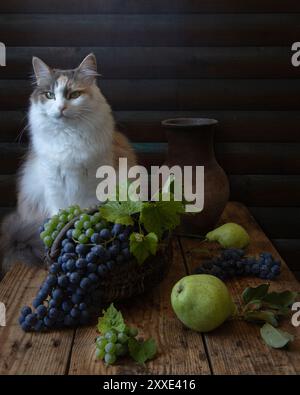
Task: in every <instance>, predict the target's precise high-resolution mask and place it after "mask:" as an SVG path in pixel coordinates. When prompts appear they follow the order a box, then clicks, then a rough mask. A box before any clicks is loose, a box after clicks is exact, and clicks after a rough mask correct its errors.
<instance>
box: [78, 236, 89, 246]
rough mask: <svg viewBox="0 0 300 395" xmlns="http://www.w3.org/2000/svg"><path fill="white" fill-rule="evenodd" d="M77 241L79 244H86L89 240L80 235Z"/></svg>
mask: <svg viewBox="0 0 300 395" xmlns="http://www.w3.org/2000/svg"><path fill="white" fill-rule="evenodd" d="M78 241H79V243H81V244H86V243H87V242H88V241H89V239H88V237H87V236H86V235H85V234H81V235H80V236H79V237H78Z"/></svg>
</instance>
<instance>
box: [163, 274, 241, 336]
mask: <svg viewBox="0 0 300 395" xmlns="http://www.w3.org/2000/svg"><path fill="white" fill-rule="evenodd" d="M171 304H172V307H173V310H174V312H175V314H176V316H177V318H178V319H179V320H180V321H181V322H182V323H183V324H184V325H185V326H187V327H188V328H190V329H193V330H194V331H197V332H210V331H212V330H214V329H216V328H217V327H219V326H220V325H221V324H223V322H224V321H226V320H227V319H228V318H229V317H231V316H233V315H234V314H235V313H236V306H235V304H234V303H233V301H232V298H231V295H230V293H229V291H228V289H227V287H226V285H225V284H224V283H223V281H221V280H220V279H219V278H217V277H215V276H211V275H210V274H194V275H191V276H186V277H183V278H182V279H181V280H179V281H178V282H177V283H176V284H175V285H174V287H173V290H172V293H171Z"/></svg>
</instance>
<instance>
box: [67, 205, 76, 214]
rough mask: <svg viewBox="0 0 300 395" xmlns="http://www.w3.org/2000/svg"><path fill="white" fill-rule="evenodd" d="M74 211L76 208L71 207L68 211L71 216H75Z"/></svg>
mask: <svg viewBox="0 0 300 395" xmlns="http://www.w3.org/2000/svg"><path fill="white" fill-rule="evenodd" d="M74 210H75V207H74V206H70V207H68V208H67V210H66V211H67V213H69V214H73V212H74Z"/></svg>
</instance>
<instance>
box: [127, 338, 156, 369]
mask: <svg viewBox="0 0 300 395" xmlns="http://www.w3.org/2000/svg"><path fill="white" fill-rule="evenodd" d="M128 348H129V354H130V356H131V357H132V358H133V359H134V360H135V361H136V362H138V363H139V364H144V363H145V362H146V361H148V360H149V359H152V358H153V357H154V356H155V354H156V351H157V350H156V349H157V347H156V342H155V340H154V339H148V340H145V341H138V340H136V339H134V338H132V337H131V338H130V339H129V341H128Z"/></svg>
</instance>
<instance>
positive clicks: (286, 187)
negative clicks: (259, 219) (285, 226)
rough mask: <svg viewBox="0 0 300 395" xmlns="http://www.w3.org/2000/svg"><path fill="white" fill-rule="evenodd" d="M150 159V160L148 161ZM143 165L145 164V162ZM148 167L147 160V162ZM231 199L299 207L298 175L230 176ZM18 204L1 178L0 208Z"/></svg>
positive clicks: (11, 185) (8, 178) (7, 179)
mask: <svg viewBox="0 0 300 395" xmlns="http://www.w3.org/2000/svg"><path fill="white" fill-rule="evenodd" d="M148 159H149V157H148ZM141 163H142V164H143V162H142V161H141ZM144 165H147V156H145V158H144ZM229 181H230V190H231V199H235V200H239V201H242V202H243V203H245V204H247V205H249V206H254V207H285V206H291V207H297V206H298V205H299V201H300V176H298V175H248V174H245V175H229ZM14 203H15V177H14V176H13V175H0V206H10V205H13V204H14Z"/></svg>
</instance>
